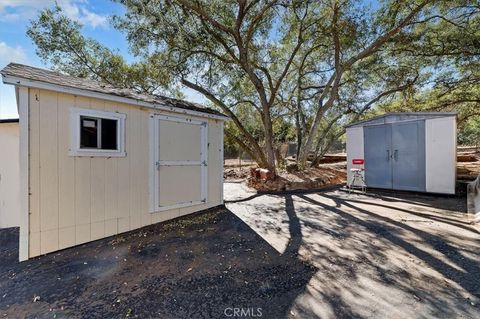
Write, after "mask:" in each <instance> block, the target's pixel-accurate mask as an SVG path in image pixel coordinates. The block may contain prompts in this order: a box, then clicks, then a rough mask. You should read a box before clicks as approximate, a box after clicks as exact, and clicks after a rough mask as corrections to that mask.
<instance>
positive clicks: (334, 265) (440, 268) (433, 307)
mask: <svg viewBox="0 0 480 319" xmlns="http://www.w3.org/2000/svg"><path fill="white" fill-rule="evenodd" d="M225 194H226V195H225V196H226V197H227V199H228V200H229V201H230V202H229V203H227V207H228V209H229V210H230V211H232V212H234V213H235V215H237V216H238V217H240V218H241V219H242V220H243V221H244V222H245V223H247V224H248V225H249V226H250V227H251V228H252V229H253V230H255V232H256V233H258V234H259V235H261V236H262V238H264V239H265V240H266V241H267V242H268V243H269V244H270V245H271V246H272V247H274V248H275V249H276V250H277V251H278V252H279V253H281V254H283V253H288V254H293V253H298V259H299V260H302V261H305V262H308V263H309V264H311V265H312V266H313V267H315V274H314V275H313V276H312V278H311V279H310V280H309V282H308V283H307V285H306V286H305V290H304V291H303V292H302V293H300V294H299V295H298V296H297V297H296V298H295V300H294V301H293V302H292V305H291V307H290V311H289V315H290V316H291V317H298V318H480V306H479V298H480V232H479V229H478V227H475V226H473V225H470V224H469V222H468V221H467V220H466V218H465V215H464V214H463V213H461V212H464V211H465V209H466V208H465V199H464V198H458V197H442V196H433V195H418V194H405V193H403V194H397V195H395V194H392V193H386V194H383V195H381V194H378V193H377V194H369V195H368V196H365V195H359V194H349V193H346V192H344V191H341V190H333V191H325V192H317V193H310V194H308V193H304V194H300V193H297V194H285V195H277V196H275V195H262V196H256V195H255V194H253V193H249V190H248V189H246V188H245V187H244V186H243V185H241V184H233V183H231V184H226V188H225ZM242 197H243V198H247V200H245V199H242Z"/></svg>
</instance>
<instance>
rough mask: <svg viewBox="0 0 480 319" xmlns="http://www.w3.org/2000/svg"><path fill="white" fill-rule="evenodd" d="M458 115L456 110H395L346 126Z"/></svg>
mask: <svg viewBox="0 0 480 319" xmlns="http://www.w3.org/2000/svg"><path fill="white" fill-rule="evenodd" d="M450 116H453V117H455V116H457V113H455V112H393V113H385V114H383V115H379V116H375V117H372V118H370V119H367V120H363V121H359V122H355V123H352V124H349V125H347V126H345V127H346V128H349V127H360V126H369V125H377V124H385V123H393V122H398V121H408V120H421V119H431V118H440V117H450Z"/></svg>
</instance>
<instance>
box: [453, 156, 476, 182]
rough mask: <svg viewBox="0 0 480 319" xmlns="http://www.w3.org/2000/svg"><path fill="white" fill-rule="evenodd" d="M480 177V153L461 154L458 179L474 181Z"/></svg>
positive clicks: (458, 159) (458, 163)
mask: <svg viewBox="0 0 480 319" xmlns="http://www.w3.org/2000/svg"><path fill="white" fill-rule="evenodd" d="M478 175H480V153H478V152H477V153H475V152H472V151H470V152H459V153H458V155H457V179H459V180H474V179H475V178H477V176H478Z"/></svg>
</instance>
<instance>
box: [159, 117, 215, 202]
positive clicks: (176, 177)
mask: <svg viewBox="0 0 480 319" xmlns="http://www.w3.org/2000/svg"><path fill="white" fill-rule="evenodd" d="M154 120H155V132H154V136H155V139H156V141H155V142H154V143H155V144H154V145H156V148H155V166H156V167H155V172H156V174H155V175H156V176H155V207H156V209H155V210H157V211H162V210H168V209H174V208H180V207H186V206H192V205H196V204H201V203H205V202H206V201H207V163H208V158H207V155H208V151H207V146H208V142H207V136H208V132H207V130H208V123H207V122H203V121H196V120H191V119H187V118H177V117H172V116H163V115H156V116H155V118H154Z"/></svg>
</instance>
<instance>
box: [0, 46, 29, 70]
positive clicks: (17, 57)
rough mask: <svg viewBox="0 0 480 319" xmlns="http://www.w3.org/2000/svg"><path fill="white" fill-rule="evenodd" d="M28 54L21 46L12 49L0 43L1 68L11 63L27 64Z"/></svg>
mask: <svg viewBox="0 0 480 319" xmlns="http://www.w3.org/2000/svg"><path fill="white" fill-rule="evenodd" d="M27 61H28V59H27V54H26V53H25V50H24V49H23V48H22V47H21V46H16V47H11V46H9V45H8V44H6V43H5V42H2V41H0V68H3V67H4V66H5V65H7V64H8V63H10V62H18V63H27Z"/></svg>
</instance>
